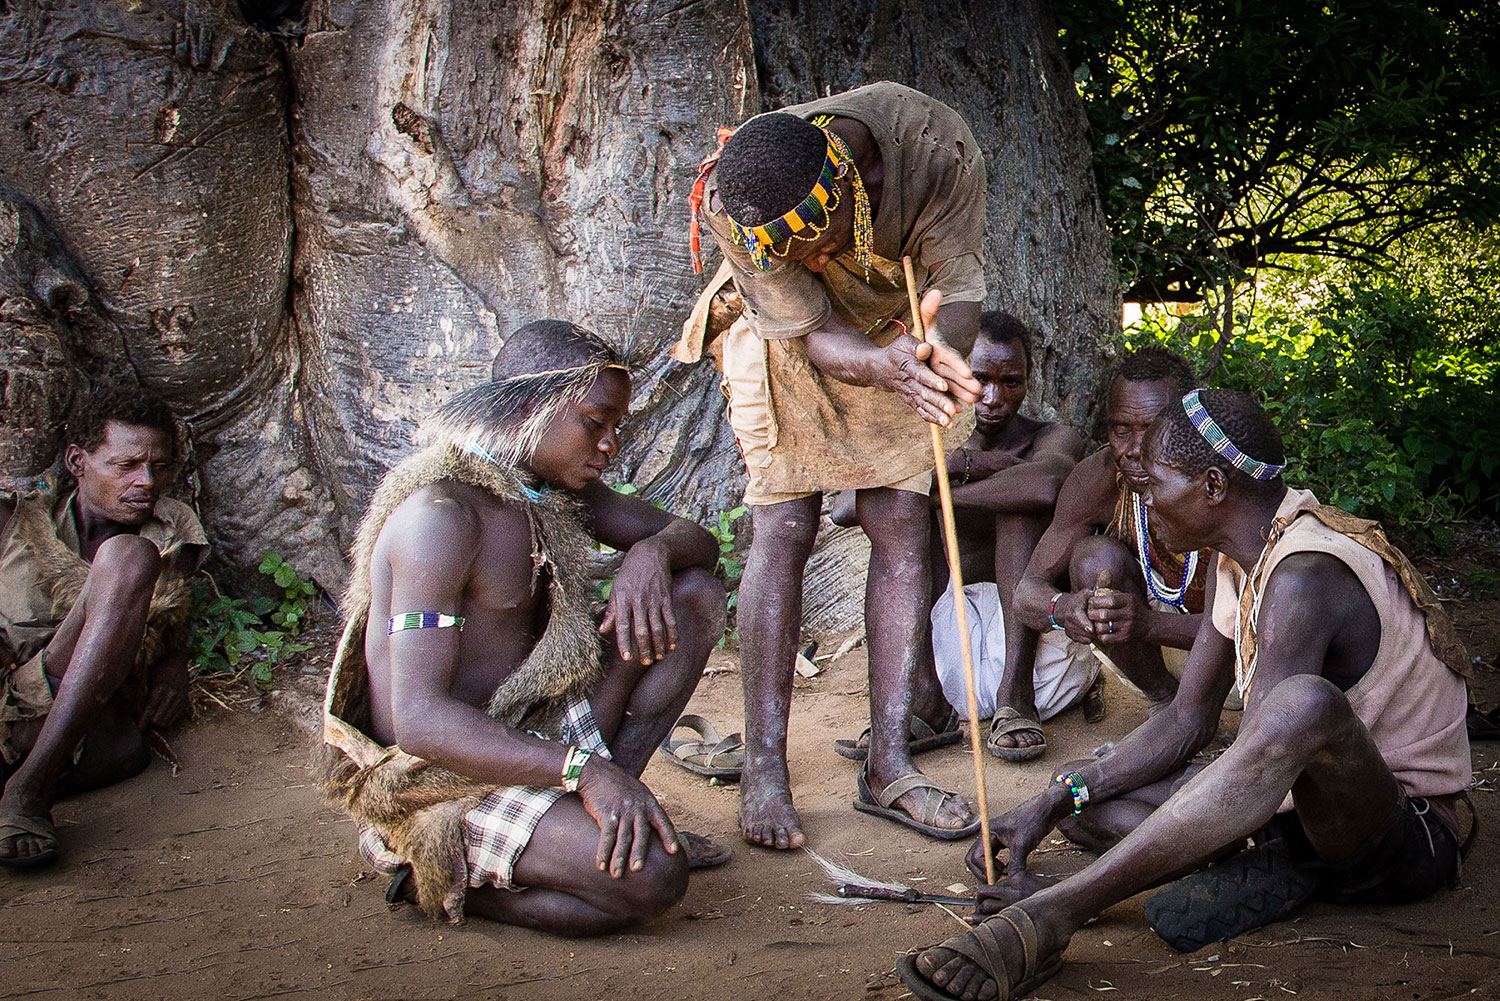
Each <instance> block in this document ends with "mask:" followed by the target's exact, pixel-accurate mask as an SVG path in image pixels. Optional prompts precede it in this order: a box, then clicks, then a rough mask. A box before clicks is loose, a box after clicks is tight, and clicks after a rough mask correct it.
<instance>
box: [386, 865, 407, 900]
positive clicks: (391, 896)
mask: <svg viewBox="0 0 1500 1001" xmlns="http://www.w3.org/2000/svg"><path fill="white" fill-rule="evenodd" d="M411 871H412V870H411V863H410V862H402V863H401V868H399V869H397V870H396V872H395V874H394V875H393V876H391V881H390V883H388V884H386V888H385V902H386V903H387V904H389V905H390V906H392V907H399V906H401V905H402V904H404V903H406V901H405V900H404V899H403V898H402V896H401V888H402V887H403V886H405V885H406V881H407V880H408V879H409V878H411Z"/></svg>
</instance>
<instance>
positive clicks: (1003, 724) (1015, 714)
mask: <svg viewBox="0 0 1500 1001" xmlns="http://www.w3.org/2000/svg"><path fill="white" fill-rule="evenodd" d="M1008 733H1038V734H1041V735H1042V742H1041V743H1040V744H1031V745H1029V746H1026V747H1006V746H1005V745H1004V744H997V743H995V738H996V737H1003V736H1005V735H1006V734H1008ZM984 749H985V750H986V751H989V752H990V754H991V755H992V756H993V757H996V758H1000V759H1001V760H1004V761H1015V762H1021V761H1035V760H1036V759H1037V758H1040V757H1041V756H1042V755H1044V754H1046V753H1047V735H1046V733H1045V732H1043V730H1042V724H1040V723H1038V722H1037V721H1036V720H1034V719H1029V718H1027V717H1026V716H1023V715H1022V714H1021V712H1020V710H1018V709H1014V708H1012V707H1011V706H1000V707H998V708H996V710H995V715H994V718H993V719H991V720H990V735H989V736H988V737H987V738H985V741H984Z"/></svg>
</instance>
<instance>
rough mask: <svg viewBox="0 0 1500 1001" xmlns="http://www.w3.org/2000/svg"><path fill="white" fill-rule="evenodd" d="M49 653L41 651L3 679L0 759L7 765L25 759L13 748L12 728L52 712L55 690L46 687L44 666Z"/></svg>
mask: <svg viewBox="0 0 1500 1001" xmlns="http://www.w3.org/2000/svg"><path fill="white" fill-rule="evenodd" d="M46 652H47V651H46V650H38V651H37V652H36V656H34V657H32V658H31V659H30V660H28V661H27V662H26V663H24V664H17V665H16V667H15V670H13V671H7V672H5V674H3V675H0V757H3V758H4V759H5V763H6V764H8V765H13V764H15V763H16V762H17V761H20V760H21V757H22V755H21V753H20V752H19V751H17V750H16V749H15V748H14V747H12V746H11V744H10V731H11V727H12V726H13V725H14V724H16V723H20V722H22V721H24V720H32V719H40V718H41V717H43V716H46V715H47V714H48V713H49V712H51V711H52V686H51V685H50V684H48V683H47V671H46V668H45V667H44V666H43V664H42V656H43V654H45V653H46Z"/></svg>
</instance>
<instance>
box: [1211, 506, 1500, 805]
mask: <svg viewBox="0 0 1500 1001" xmlns="http://www.w3.org/2000/svg"><path fill="white" fill-rule="evenodd" d="M1319 507H1320V505H1319V504H1318V499H1317V498H1316V497H1315V496H1313V494H1312V492H1311V491H1307V490H1289V491H1287V495H1286V497H1285V498H1283V500H1282V503H1281V506H1280V507H1279V508H1278V509H1277V511H1276V518H1277V520H1278V521H1280V520H1282V519H1285V520H1286V521H1287V522H1288V525H1287V527H1286V528H1285V530H1284V532H1283V533H1282V534H1281V537H1280V539H1279V540H1275V541H1274V542H1273V545H1274V548H1273V550H1272V551H1271V553H1270V555H1269V556H1268V557H1267V559H1266V567H1265V570H1264V573H1263V574H1262V580H1261V584H1260V590H1261V591H1262V592H1263V591H1264V588H1265V583H1266V582H1267V581H1269V579H1270V578H1271V576H1272V575H1274V574H1275V572H1276V568H1277V566H1278V565H1279V564H1280V563H1281V561H1282V560H1284V559H1286V558H1287V557H1288V556H1291V555H1292V554H1293V553H1302V552H1318V553H1327V554H1329V555H1331V556H1334V557H1336V558H1337V559H1338V560H1339V561H1341V562H1342V563H1344V564H1345V565H1346V566H1348V567H1349V569H1351V570H1353V571H1354V574H1355V576H1357V577H1358V578H1359V582H1360V583H1361V584H1362V585H1364V588H1365V591H1366V592H1367V593H1368V594H1369V596H1370V600H1371V601H1372V602H1373V603H1374V605H1375V611H1376V612H1377V613H1378V614H1379V616H1380V623H1381V633H1380V646H1379V648H1378V650H1377V651H1376V654H1375V660H1374V662H1373V663H1372V664H1371V665H1370V669H1369V671H1368V672H1366V674H1365V676H1364V677H1363V678H1362V679H1361V680H1360V681H1359V683H1358V684H1356V685H1355V686H1354V687H1353V688H1351V689H1349V690H1348V691H1347V692H1345V693H1344V695H1345V697H1346V698H1347V699H1348V700H1349V706H1350V708H1352V709H1353V710H1354V713H1355V715H1356V716H1358V717H1359V719H1360V721H1361V722H1363V723H1364V725H1365V729H1366V730H1367V731H1369V734H1370V737H1371V739H1372V740H1374V742H1375V746H1376V747H1377V748H1379V750H1380V754H1381V757H1383V758H1384V759H1385V763H1386V764H1387V765H1388V766H1389V767H1390V769H1391V773H1392V774H1393V775H1395V777H1396V781H1397V782H1399V783H1400V784H1401V788H1402V790H1403V791H1404V792H1405V793H1406V794H1407V795H1408V796H1425V797H1431V796H1443V795H1448V794H1452V793H1457V792H1461V791H1463V790H1464V789H1467V788H1468V786H1469V782H1470V780H1471V778H1472V772H1471V764H1470V757H1469V737H1468V732H1467V731H1466V730H1465V728H1464V716H1465V714H1466V712H1467V710H1468V686H1467V683H1466V681H1465V676H1464V673H1463V672H1462V671H1460V669H1459V666H1460V665H1459V660H1460V654H1459V653H1455V651H1454V650H1453V649H1451V648H1445V649H1443V650H1442V652H1443V654H1444V656H1445V657H1446V660H1447V662H1445V659H1444V657H1440V656H1439V654H1438V650H1437V649H1435V646H1434V642H1433V639H1431V638H1429V630H1430V629H1432V631H1433V633H1434V635H1446V633H1451V624H1449V623H1447V621H1446V616H1445V614H1444V613H1443V612H1442V610H1441V609H1440V608H1437V606H1436V603H1435V602H1432V603H1430V606H1431V610H1430V611H1429V612H1427V613H1426V614H1425V615H1424V612H1423V611H1422V609H1421V608H1419V607H1418V604H1417V600H1416V599H1414V597H1413V594H1412V590H1417V589H1421V590H1425V584H1422V585H1417V584H1415V583H1414V582H1413V583H1410V584H1409V583H1404V582H1403V580H1402V576H1403V574H1402V573H1401V572H1399V571H1400V569H1405V570H1406V571H1407V574H1406V576H1408V577H1409V578H1410V577H1413V576H1415V572H1414V571H1411V570H1410V565H1409V564H1406V565H1405V567H1404V568H1399V567H1398V566H1395V565H1393V564H1392V563H1391V562H1387V559H1385V558H1382V555H1381V554H1380V553H1378V552H1376V551H1375V550H1373V549H1371V548H1368V547H1367V546H1366V545H1365V544H1362V543H1361V542H1360V541H1357V540H1356V538H1354V537H1351V535H1350V534H1345V532H1343V531H1338V530H1335V529H1334V528H1332V527H1330V526H1329V525H1327V524H1324V522H1323V521H1322V520H1320V517H1319V516H1315V515H1314V513H1313V512H1314V509H1316V508H1319ZM1324 510H1325V511H1327V509H1324ZM1330 516H1331V517H1333V518H1334V519H1335V520H1336V521H1337V522H1339V523H1340V524H1341V525H1343V524H1347V525H1348V526H1349V529H1350V530H1353V531H1355V533H1356V534H1358V535H1360V536H1361V537H1364V538H1367V539H1369V540H1370V541H1371V544H1373V545H1377V546H1382V547H1383V548H1384V549H1385V550H1387V551H1388V552H1390V553H1392V554H1394V557H1395V558H1396V559H1397V560H1399V561H1400V562H1401V563H1405V557H1404V556H1402V555H1401V554H1400V552H1399V551H1397V550H1395V549H1394V547H1392V546H1390V544H1389V543H1388V542H1386V541H1385V539H1384V535H1383V533H1380V532H1379V529H1378V526H1375V525H1374V524H1373V523H1371V522H1366V521H1364V520H1363V519H1356V518H1354V517H1353V516H1352V515H1348V514H1347V513H1345V512H1336V513H1333V512H1330ZM1273 538H1274V537H1273ZM1216 572H1217V574H1218V582H1217V590H1216V592H1215V597H1214V606H1213V612H1212V616H1213V624H1214V628H1215V629H1217V630H1218V631H1219V633H1220V635H1222V636H1225V637H1226V638H1229V639H1230V640H1233V639H1234V637H1235V635H1236V632H1237V631H1238V619H1239V614H1240V604H1241V602H1240V598H1241V594H1242V589H1243V588H1244V586H1245V581H1246V573H1245V571H1244V569H1243V568H1242V567H1240V565H1239V564H1238V563H1236V562H1234V561H1233V560H1231V559H1229V558H1228V557H1227V556H1224V555H1223V554H1222V553H1221V554H1219V556H1218V560H1217V563H1216ZM1417 579H1418V580H1419V579H1420V578H1417ZM1409 588H1410V589H1409ZM1427 593H1428V595H1430V592H1427ZM1419 597H1420V596H1419ZM1425 603H1426V602H1425V601H1424V604H1425ZM1250 614H1254V613H1250ZM1428 615H1437V616H1441V617H1442V618H1443V621H1442V622H1441V623H1434V624H1433V626H1429V623H1428V622H1427V616H1428ZM1434 627H1436V628H1434ZM1445 629H1446V633H1445V632H1444V630H1445ZM1454 642H1456V639H1455V641H1454ZM1446 646H1449V645H1447V644H1445V647H1446ZM1462 666H1464V667H1467V664H1466V663H1465V664H1463V665H1462ZM1283 808H1285V807H1283Z"/></svg>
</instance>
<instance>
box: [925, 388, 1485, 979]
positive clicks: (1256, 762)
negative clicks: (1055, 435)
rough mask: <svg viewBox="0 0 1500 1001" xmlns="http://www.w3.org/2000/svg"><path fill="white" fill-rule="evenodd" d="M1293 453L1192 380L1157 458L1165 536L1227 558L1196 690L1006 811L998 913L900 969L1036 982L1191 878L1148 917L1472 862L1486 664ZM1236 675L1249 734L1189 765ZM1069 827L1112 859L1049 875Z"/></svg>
mask: <svg viewBox="0 0 1500 1001" xmlns="http://www.w3.org/2000/svg"><path fill="white" fill-rule="evenodd" d="M1285 462H1286V459H1285V457H1284V452H1283V448H1282V442H1281V436H1280V434H1279V433H1277V431H1276V428H1275V426H1274V425H1273V424H1272V423H1271V420H1270V418H1269V417H1268V416H1267V414H1266V412H1265V411H1264V410H1262V409H1261V408H1260V407H1259V406H1258V405H1257V404H1256V403H1255V402H1254V401H1253V400H1252V399H1250V397H1248V396H1246V395H1245V394H1243V393H1234V392H1228V391H1223V390H1218V391H1215V390H1207V389H1205V390H1193V391H1191V392H1189V393H1188V394H1187V395H1186V396H1184V397H1183V398H1182V400H1181V401H1180V402H1179V403H1176V404H1174V405H1173V406H1170V407H1168V408H1167V410H1166V411H1165V412H1164V414H1163V415H1162V417H1161V418H1160V419H1159V420H1158V421H1157V422H1156V424H1155V426H1154V427H1153V428H1152V430H1151V433H1150V435H1149V436H1148V439H1147V445H1146V452H1145V456H1144V460H1143V468H1144V470H1145V472H1146V484H1145V503H1146V506H1147V508H1148V510H1149V511H1150V513H1151V515H1152V517H1153V526H1154V528H1155V530H1156V532H1157V537H1158V539H1160V541H1161V544H1162V545H1163V546H1164V547H1166V548H1167V549H1170V550H1174V551H1183V550H1191V549H1195V548H1199V547H1205V546H1206V547H1210V548H1212V549H1213V550H1215V551H1216V553H1217V556H1216V559H1215V575H1214V577H1213V578H1212V582H1211V585H1210V587H1211V594H1210V598H1209V605H1210V613H1209V614H1207V615H1205V616H1204V619H1203V624H1202V626H1201V627H1200V629H1199V632H1198V636H1197V638H1196V640H1195V641H1194V643H1193V648H1192V653H1191V654H1190V656H1189V658H1188V664H1187V669H1186V671H1185V672H1184V674H1183V677H1182V686H1181V689H1180V690H1179V692H1178V694H1177V697H1176V699H1175V700H1174V701H1173V703H1172V705H1171V707H1170V709H1169V710H1168V711H1166V712H1163V713H1160V714H1158V715H1156V716H1154V717H1152V718H1150V719H1148V720H1147V721H1146V722H1145V723H1144V724H1142V725H1141V726H1140V727H1139V728H1137V729H1136V730H1135V731H1134V732H1133V733H1131V734H1129V735H1128V736H1127V737H1125V739H1123V740H1122V741H1120V742H1119V744H1118V745H1117V746H1116V747H1115V749H1114V750H1113V751H1112V752H1111V753H1109V754H1107V755H1105V756H1104V757H1102V758H1097V759H1091V760H1089V761H1086V762H1074V763H1072V764H1070V765H1065V766H1063V768H1062V769H1060V770H1059V771H1058V773H1057V774H1056V775H1055V776H1054V780H1053V782H1052V783H1051V784H1050V785H1049V786H1048V787H1047V789H1046V790H1045V791H1043V792H1042V793H1040V794H1039V795H1037V796H1036V797H1034V798H1033V799H1031V800H1029V801H1028V802H1026V803H1024V804H1022V805H1021V806H1019V807H1017V808H1016V809H1015V810H1012V811H1011V812H1010V813H1009V814H1008V815H1007V816H1006V817H1004V818H1001V820H999V821H996V823H995V825H994V827H993V829H992V831H991V838H990V839H989V841H988V844H987V845H986V846H984V847H985V850H993V849H995V848H997V847H999V846H1000V845H1002V844H1003V845H1004V846H1005V847H1007V848H1008V849H1009V852H1010V862H1009V870H1008V872H1009V875H1008V876H1007V878H1006V879H1003V880H1001V881H1000V882H999V883H997V884H995V885H994V886H992V887H985V888H984V889H982V890H981V891H980V900H979V911H980V913H983V914H991V915H994V916H993V917H991V918H990V919H989V920H987V921H985V922H984V923H983V924H982V925H980V926H979V927H978V928H976V929H975V930H974V931H973V932H972V933H968V934H965V935H960V936H955V937H953V938H951V939H949V940H947V941H946V942H943V943H942V944H941V945H938V946H934V947H932V948H930V949H928V950H926V951H924V952H922V953H920V954H918V955H916V956H915V957H908V958H907V959H904V960H903V961H902V976H903V977H904V978H905V980H906V982H907V984H908V985H909V986H910V987H911V988H912V991H913V993H915V994H916V996H918V997H920V998H924V999H940V1001H941V999H951V998H960V999H974V998H979V997H990V998H994V997H999V998H1008V997H1020V996H1024V995H1026V994H1028V993H1030V992H1031V991H1032V990H1033V989H1035V988H1036V987H1037V986H1038V985H1039V984H1040V983H1041V982H1042V981H1044V980H1046V979H1047V978H1048V977H1050V976H1051V975H1052V974H1053V973H1055V972H1056V971H1057V969H1058V968H1059V967H1060V966H1061V963H1062V953H1063V950H1064V949H1065V948H1066V947H1067V945H1068V942H1069V940H1070V939H1071V938H1072V936H1073V934H1074V933H1075V932H1077V931H1078V930H1079V929H1080V928H1082V927H1083V925H1084V924H1085V923H1086V922H1087V921H1088V920H1090V919H1091V918H1092V917H1093V916H1094V915H1096V914H1098V913H1099V912H1100V911H1102V910H1103V909H1105V908H1107V907H1110V906H1112V905H1114V904H1116V903H1119V902H1120V901H1122V900H1124V899H1126V898H1127V897H1130V896H1132V895H1134V894H1136V893H1138V892H1140V891H1141V890H1144V889H1147V888H1149V887H1151V886H1155V885H1159V884H1161V883H1163V882H1167V881H1170V880H1173V879H1177V878H1178V877H1182V878H1181V879H1178V880H1177V882H1175V883H1173V884H1172V885H1170V886H1168V887H1167V888H1166V889H1165V890H1163V891H1161V892H1160V893H1158V894H1157V895H1156V896H1155V897H1153V898H1151V899H1150V900H1149V901H1147V904H1146V915H1147V918H1148V919H1149V920H1150V922H1151V924H1152V926H1153V928H1155V929H1156V931H1157V932H1158V933H1159V934H1161V936H1162V937H1163V938H1164V939H1166V940H1167V942H1168V943H1170V944H1171V945H1173V946H1174V947H1175V948H1177V949H1180V950H1183V951H1192V950H1196V949H1199V948H1201V947H1203V946H1205V945H1208V944H1209V943H1211V942H1215V941H1221V940H1224V939H1227V938H1230V937H1232V936H1234V935H1238V934H1240V933H1242V932H1245V931H1248V930H1250V929H1252V928H1256V927H1259V926H1261V925H1264V924H1266V923H1268V922H1271V921H1276V920H1279V919H1280V918H1281V917H1283V916H1285V915H1286V914H1288V913H1289V912H1290V911H1291V910H1292V909H1293V908H1295V907H1296V906H1297V905H1298V904H1300V903H1301V902H1302V901H1303V900H1305V899H1307V898H1308V897H1310V896H1312V895H1314V894H1316V895H1318V896H1320V897H1322V898H1323V899H1327V900H1331V901H1334V902H1338V903H1344V904H1362V905H1366V906H1370V905H1388V904H1399V903H1405V902H1410V901H1416V900H1421V899H1422V898H1424V897H1426V896H1428V895H1429V894H1431V893H1434V892H1436V891H1438V890H1440V889H1441V888H1442V887H1443V886H1445V885H1451V884H1452V882H1453V881H1454V880H1455V879H1456V878H1457V874H1458V859H1459V855H1460V853H1461V850H1462V849H1461V847H1460V843H1459V835H1458V831H1459V827H1460V825H1459V823H1458V818H1457V810H1456V807H1457V806H1458V804H1459V802H1460V801H1461V798H1462V797H1463V795H1464V792H1463V790H1464V789H1465V788H1466V787H1467V785H1468V783H1469V780H1470V763H1469V745H1468V739H1467V736H1466V733H1465V730H1464V712H1465V707H1466V686H1465V675H1466V674H1467V672H1468V670H1469V663H1468V658H1467V656H1466V655H1465V653H1464V650H1463V646H1462V644H1461V643H1459V641H1458V638H1457V635H1456V633H1455V632H1454V629H1453V626H1452V623H1451V622H1449V621H1448V619H1447V616H1446V614H1445V613H1444V612H1443V610H1442V608H1441V607H1440V605H1439V603H1438V601H1437V599H1436V598H1435V597H1434V595H1433V594H1432V591H1431V590H1430V589H1429V588H1428V587H1427V585H1426V583H1425V582H1424V581H1423V580H1422V578H1421V575H1420V574H1418V573H1417V572H1416V571H1415V570H1414V569H1413V568H1412V566H1411V564H1410V562H1408V561H1407V559H1406V557H1405V556H1404V555H1402V554H1401V552H1400V551H1399V550H1397V549H1395V547H1393V546H1392V545H1391V544H1390V543H1389V542H1388V541H1386V538H1385V536H1384V534H1383V533H1382V532H1381V531H1380V527H1379V525H1377V524H1375V523H1374V522H1370V521H1365V520H1363V519H1360V518H1356V517H1354V516H1353V515H1350V514H1348V513H1347V512H1345V511H1341V510H1339V509H1338V508H1333V507H1328V506H1325V505H1321V504H1319V503H1318V501H1317V498H1316V497H1314V496H1313V495H1312V494H1311V493H1310V492H1309V491H1306V490H1295V489H1289V488H1288V487H1287V486H1286V485H1285V484H1284V483H1283V482H1282V481H1281V471H1282V469H1283V468H1284V464H1285ZM1246 568H1249V569H1248V570H1247V569H1246ZM1231 685H1237V686H1238V688H1239V690H1240V692H1241V693H1242V694H1243V695H1244V696H1245V697H1246V703H1245V719H1244V723H1243V725H1242V726H1241V727H1240V730H1239V734H1238V735H1237V736H1236V738H1235V741H1234V743H1233V744H1232V745H1231V746H1230V748H1229V749H1228V750H1227V751H1225V752H1224V754H1223V755H1222V756H1220V757H1219V758H1218V759H1217V760H1215V761H1214V762H1212V763H1211V764H1208V765H1192V764H1188V762H1189V759H1190V758H1191V757H1192V756H1193V755H1194V754H1195V753H1196V752H1197V751H1198V750H1199V749H1200V748H1202V747H1203V746H1204V745H1205V744H1206V743H1207V742H1208V740H1209V739H1210V738H1211V737H1212V736H1213V734H1214V733H1215V731H1216V730H1217V726H1218V718H1219V706H1220V704H1221V703H1222V702H1223V699H1224V695H1225V693H1226V692H1228V690H1229V688H1230V686H1231ZM1054 826H1056V827H1058V829H1059V830H1061V831H1062V832H1063V833H1065V834H1067V835H1068V836H1069V837H1070V838H1072V839H1074V840H1075V841H1078V842H1080V843H1082V844H1084V845H1085V846H1087V847H1089V848H1093V849H1095V850H1098V851H1104V850H1105V849H1108V851H1107V853H1106V854H1104V855H1103V856H1102V857H1101V858H1100V859H1099V860H1098V861H1096V862H1094V863H1093V864H1091V865H1089V866H1088V867H1087V868H1085V869H1084V870H1083V871H1082V872H1080V873H1078V874H1077V875H1075V876H1072V877H1069V878H1067V879H1064V880H1062V881H1061V882H1058V883H1055V884H1052V885H1048V884H1047V881H1045V880H1042V879H1040V878H1038V877H1037V876H1035V875H1032V874H1030V873H1028V872H1027V871H1026V857H1027V855H1028V854H1029V853H1030V852H1031V851H1032V850H1033V849H1034V848H1035V847H1036V846H1037V845H1038V844H1039V843H1040V842H1041V840H1042V838H1044V837H1045V836H1046V835H1047V833H1048V832H1049V831H1050V830H1051V829H1052V828H1053V827H1054ZM1250 835H1254V836H1255V846H1254V847H1253V848H1250V849H1244V844H1245V838H1246V837H1247V836H1250ZM1470 838H1471V839H1472V828H1471V834H1470ZM1215 860H1219V861H1218V864H1215V865H1212V866H1209V867H1208V868H1206V869H1204V868H1202V867H1203V866H1205V865H1208V863H1210V862H1214V861H1215ZM1195 870H1201V871H1195ZM1184 874H1188V875H1184Z"/></svg>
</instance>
